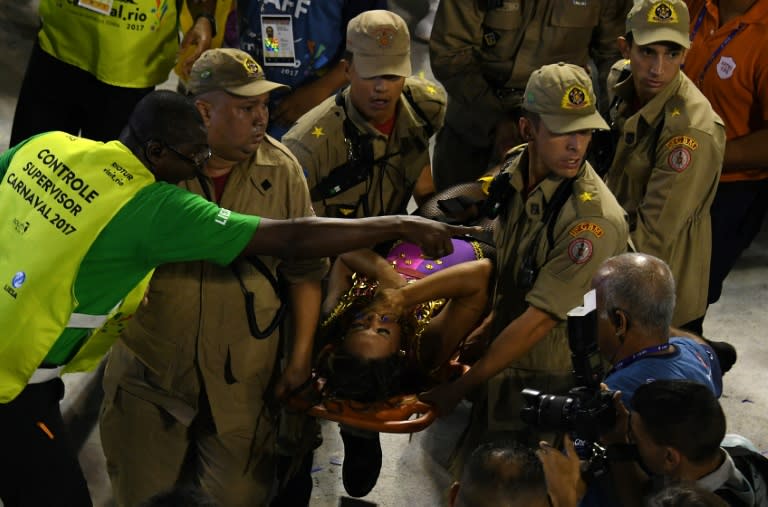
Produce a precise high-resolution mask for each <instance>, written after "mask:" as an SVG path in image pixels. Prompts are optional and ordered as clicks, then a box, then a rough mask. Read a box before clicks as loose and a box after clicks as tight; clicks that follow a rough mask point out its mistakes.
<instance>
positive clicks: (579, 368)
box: [520, 290, 616, 475]
mask: <svg viewBox="0 0 768 507" xmlns="http://www.w3.org/2000/svg"><path fill="white" fill-rule="evenodd" d="M568 344H569V346H570V348H571V362H572V363H573V375H574V377H575V380H576V387H574V388H573V389H571V390H570V391H568V394H566V395H555V394H544V393H541V392H539V391H536V390H534V389H523V391H522V395H523V398H524V400H525V404H526V406H525V407H523V409H522V410H521V411H520V418H521V419H522V420H523V421H524V422H525V423H526V424H530V425H532V426H536V427H538V428H541V429H543V430H548V431H562V432H569V433H571V434H572V436H573V439H574V443H575V445H576V450H577V451H578V453H579V457H580V458H581V459H584V460H587V462H588V470H587V472H588V473H591V474H593V475H600V474H601V472H602V471H604V469H605V467H604V465H605V449H604V448H602V447H601V446H600V445H598V444H597V441H598V439H599V437H600V433H602V432H606V431H608V430H610V429H611V428H613V427H614V425H615V423H616V411H615V409H614V407H613V395H614V391H601V390H600V381H601V380H602V379H603V366H602V362H601V360H600V351H599V350H598V347H597V304H596V301H595V291H594V290H591V291H589V292H588V293H587V294H585V295H584V306H577V307H576V308H574V309H572V310H571V311H569V312H568Z"/></svg>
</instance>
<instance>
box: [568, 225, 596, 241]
mask: <svg viewBox="0 0 768 507" xmlns="http://www.w3.org/2000/svg"><path fill="white" fill-rule="evenodd" d="M582 232H591V233H592V234H593V235H594V236H595V237H596V238H600V237H602V236H603V234H604V232H603V228H602V227H600V226H599V225H597V224H596V223H594V222H580V223H578V224H576V225H575V226H573V228H572V229H571V230H570V231H568V234H570V235H571V236H573V237H576V236H578V235H579V234H581V233H582Z"/></svg>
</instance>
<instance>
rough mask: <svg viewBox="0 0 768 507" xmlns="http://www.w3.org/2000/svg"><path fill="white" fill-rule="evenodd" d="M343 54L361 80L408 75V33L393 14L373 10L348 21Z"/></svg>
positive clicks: (409, 48)
mask: <svg viewBox="0 0 768 507" xmlns="http://www.w3.org/2000/svg"><path fill="white" fill-rule="evenodd" d="M347 51H349V52H351V53H352V55H353V57H354V59H353V62H354V65H355V70H357V73H358V74H359V75H360V77H362V78H364V79H367V78H370V77H374V76H401V77H408V76H410V75H411V34H410V33H408V26H407V25H406V24H405V21H404V20H403V18H401V17H400V16H398V15H397V14H395V13H394V12H390V11H384V10H374V11H367V12H364V13H362V14H360V15H358V16H355V17H354V18H352V19H351V20H350V21H349V24H348V25H347Z"/></svg>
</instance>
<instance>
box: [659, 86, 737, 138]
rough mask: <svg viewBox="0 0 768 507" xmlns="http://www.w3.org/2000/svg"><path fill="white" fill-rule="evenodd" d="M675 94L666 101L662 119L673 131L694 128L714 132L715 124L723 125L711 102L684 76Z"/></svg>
mask: <svg viewBox="0 0 768 507" xmlns="http://www.w3.org/2000/svg"><path fill="white" fill-rule="evenodd" d="M683 77H684V81H683V84H682V86H681V87H680V90H679V91H678V93H677V95H675V96H674V97H672V98H671V99H670V100H668V101H667V103H666V105H665V107H664V115H665V116H664V121H665V123H667V124H668V125H669V126H670V127H671V128H672V129H673V131H674V130H675V129H677V128H679V129H688V128H695V129H697V130H701V131H703V132H707V133H710V134H712V133H714V130H715V125H721V126H723V125H724V123H723V120H722V119H721V118H720V116H718V114H717V113H716V112H715V110H714V109H712V104H711V103H710V102H709V100H707V98H706V97H705V96H704V94H703V93H701V91H700V90H699V89H698V88H697V87H696V85H695V84H694V83H693V81H691V80H690V79H688V78H687V77H686V76H683Z"/></svg>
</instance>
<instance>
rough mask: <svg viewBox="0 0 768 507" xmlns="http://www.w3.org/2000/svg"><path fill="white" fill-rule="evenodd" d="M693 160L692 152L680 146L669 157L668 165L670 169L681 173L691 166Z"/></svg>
mask: <svg viewBox="0 0 768 507" xmlns="http://www.w3.org/2000/svg"><path fill="white" fill-rule="evenodd" d="M692 158H693V155H692V154H691V150H689V149H688V148H687V147H685V146H678V147H677V148H675V149H674V150H672V151H671V152H670V154H669V156H668V157H667V163H668V164H669V167H671V168H672V169H674V170H675V171H677V172H679V173H681V172H683V171H685V170H686V169H687V168H688V166H689V165H691V159H692Z"/></svg>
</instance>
